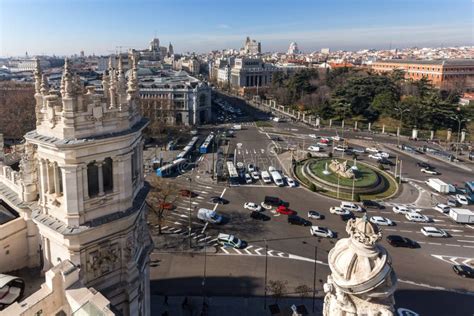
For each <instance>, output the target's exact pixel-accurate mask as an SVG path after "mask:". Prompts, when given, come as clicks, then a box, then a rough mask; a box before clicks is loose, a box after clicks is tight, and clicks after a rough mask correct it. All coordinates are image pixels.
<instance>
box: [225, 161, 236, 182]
mask: <svg viewBox="0 0 474 316" xmlns="http://www.w3.org/2000/svg"><path fill="white" fill-rule="evenodd" d="M227 171H228V172H229V182H230V183H231V184H238V183H239V174H238V173H237V169H235V166H234V163H233V162H232V161H227Z"/></svg>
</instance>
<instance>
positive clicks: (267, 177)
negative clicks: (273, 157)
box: [262, 171, 272, 184]
mask: <svg viewBox="0 0 474 316" xmlns="http://www.w3.org/2000/svg"><path fill="white" fill-rule="evenodd" d="M262 180H263V182H265V184H270V183H272V178H270V174H269V173H268V172H267V171H262Z"/></svg>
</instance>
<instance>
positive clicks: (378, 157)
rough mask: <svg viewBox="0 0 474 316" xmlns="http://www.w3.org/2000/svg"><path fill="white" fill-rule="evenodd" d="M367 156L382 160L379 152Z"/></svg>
mask: <svg viewBox="0 0 474 316" xmlns="http://www.w3.org/2000/svg"><path fill="white" fill-rule="evenodd" d="M368 157H369V158H371V159H375V160H382V159H383V157H382V156H380V155H379V154H370V155H369V156H368Z"/></svg>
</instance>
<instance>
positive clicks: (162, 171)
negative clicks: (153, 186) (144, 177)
mask: <svg viewBox="0 0 474 316" xmlns="http://www.w3.org/2000/svg"><path fill="white" fill-rule="evenodd" d="M186 162H187V160H186V159H185V158H178V159H176V160H173V161H172V162H171V163H168V164H166V165H164V166H161V167H160V168H158V169H156V175H157V176H158V177H168V176H171V175H173V174H175V173H177V172H178V171H181V170H182V169H183V168H184V167H185V163H186Z"/></svg>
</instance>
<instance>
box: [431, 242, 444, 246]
mask: <svg viewBox="0 0 474 316" xmlns="http://www.w3.org/2000/svg"><path fill="white" fill-rule="evenodd" d="M428 244H430V245H436V246H441V243H439V242H429V243H428Z"/></svg>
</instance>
